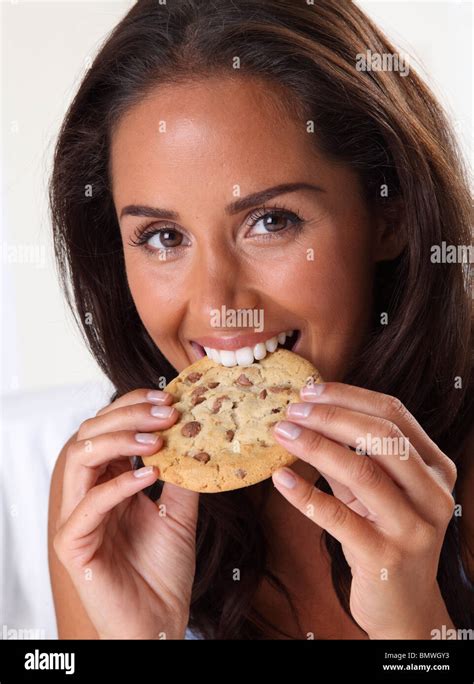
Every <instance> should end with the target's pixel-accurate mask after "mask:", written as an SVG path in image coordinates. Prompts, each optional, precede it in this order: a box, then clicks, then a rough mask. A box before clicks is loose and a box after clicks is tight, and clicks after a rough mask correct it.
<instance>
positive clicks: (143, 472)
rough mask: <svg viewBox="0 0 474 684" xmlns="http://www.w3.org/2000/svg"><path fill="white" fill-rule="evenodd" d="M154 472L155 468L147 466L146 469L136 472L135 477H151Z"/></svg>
mask: <svg viewBox="0 0 474 684" xmlns="http://www.w3.org/2000/svg"><path fill="white" fill-rule="evenodd" d="M153 471H154V468H153V466H146V467H145V468H138V470H134V471H133V475H134V476H135V477H149V476H150V475H151V474H152V472H153Z"/></svg>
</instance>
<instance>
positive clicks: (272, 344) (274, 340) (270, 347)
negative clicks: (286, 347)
mask: <svg viewBox="0 0 474 684" xmlns="http://www.w3.org/2000/svg"><path fill="white" fill-rule="evenodd" d="M265 346H266V348H267V351H269V352H274V351H275V349H276V348H277V347H278V337H270V339H269V340H266V341H265Z"/></svg>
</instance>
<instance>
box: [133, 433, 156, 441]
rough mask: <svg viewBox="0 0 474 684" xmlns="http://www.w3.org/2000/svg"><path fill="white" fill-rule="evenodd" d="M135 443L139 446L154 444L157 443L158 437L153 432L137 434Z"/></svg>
mask: <svg viewBox="0 0 474 684" xmlns="http://www.w3.org/2000/svg"><path fill="white" fill-rule="evenodd" d="M135 441H136V442H140V444H155V443H156V442H157V441H158V435H157V434H155V433H154V432H137V433H136V434H135Z"/></svg>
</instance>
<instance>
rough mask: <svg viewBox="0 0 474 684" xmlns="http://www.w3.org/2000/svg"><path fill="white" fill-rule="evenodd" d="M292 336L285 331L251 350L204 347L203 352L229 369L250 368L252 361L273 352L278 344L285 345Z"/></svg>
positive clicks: (244, 348)
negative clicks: (237, 367) (235, 367)
mask: <svg viewBox="0 0 474 684" xmlns="http://www.w3.org/2000/svg"><path fill="white" fill-rule="evenodd" d="M292 334H293V330H286V331H285V332H281V333H279V334H278V335H275V337H271V338H270V339H269V340H265V342H259V343H258V344H256V345H255V346H254V347H253V348H252V347H241V348H240V349H236V350H235V351H229V350H226V349H213V348H212V347H204V351H205V352H206V354H207V356H208V357H209V358H210V359H212V360H213V361H215V362H216V363H220V364H221V365H222V366H226V367H227V368H230V367H231V366H237V365H239V366H250V365H252V363H254V361H261V360H262V359H264V358H265V357H266V355H267V353H269V352H270V353H271V352H274V351H275V349H276V348H277V347H278V344H282V345H283V344H285V340H286V338H287V337H290V336H291V335H292Z"/></svg>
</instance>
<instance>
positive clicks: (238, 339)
mask: <svg viewBox="0 0 474 684" xmlns="http://www.w3.org/2000/svg"><path fill="white" fill-rule="evenodd" d="M286 330H291V328H286ZM281 332H285V331H284V330H277V331H274V332H261V333H244V334H243V335H230V336H227V337H214V336H212V337H211V336H209V337H196V338H195V339H193V340H190V342H196V343H197V344H199V345H200V346H201V347H210V348H211V349H222V350H224V351H235V350H236V349H241V348H242V347H254V346H255V345H256V344H258V343H259V342H266V340H269V339H271V338H272V337H275V336H276V335H279V334H280V333H281ZM298 341H299V340H298Z"/></svg>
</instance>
